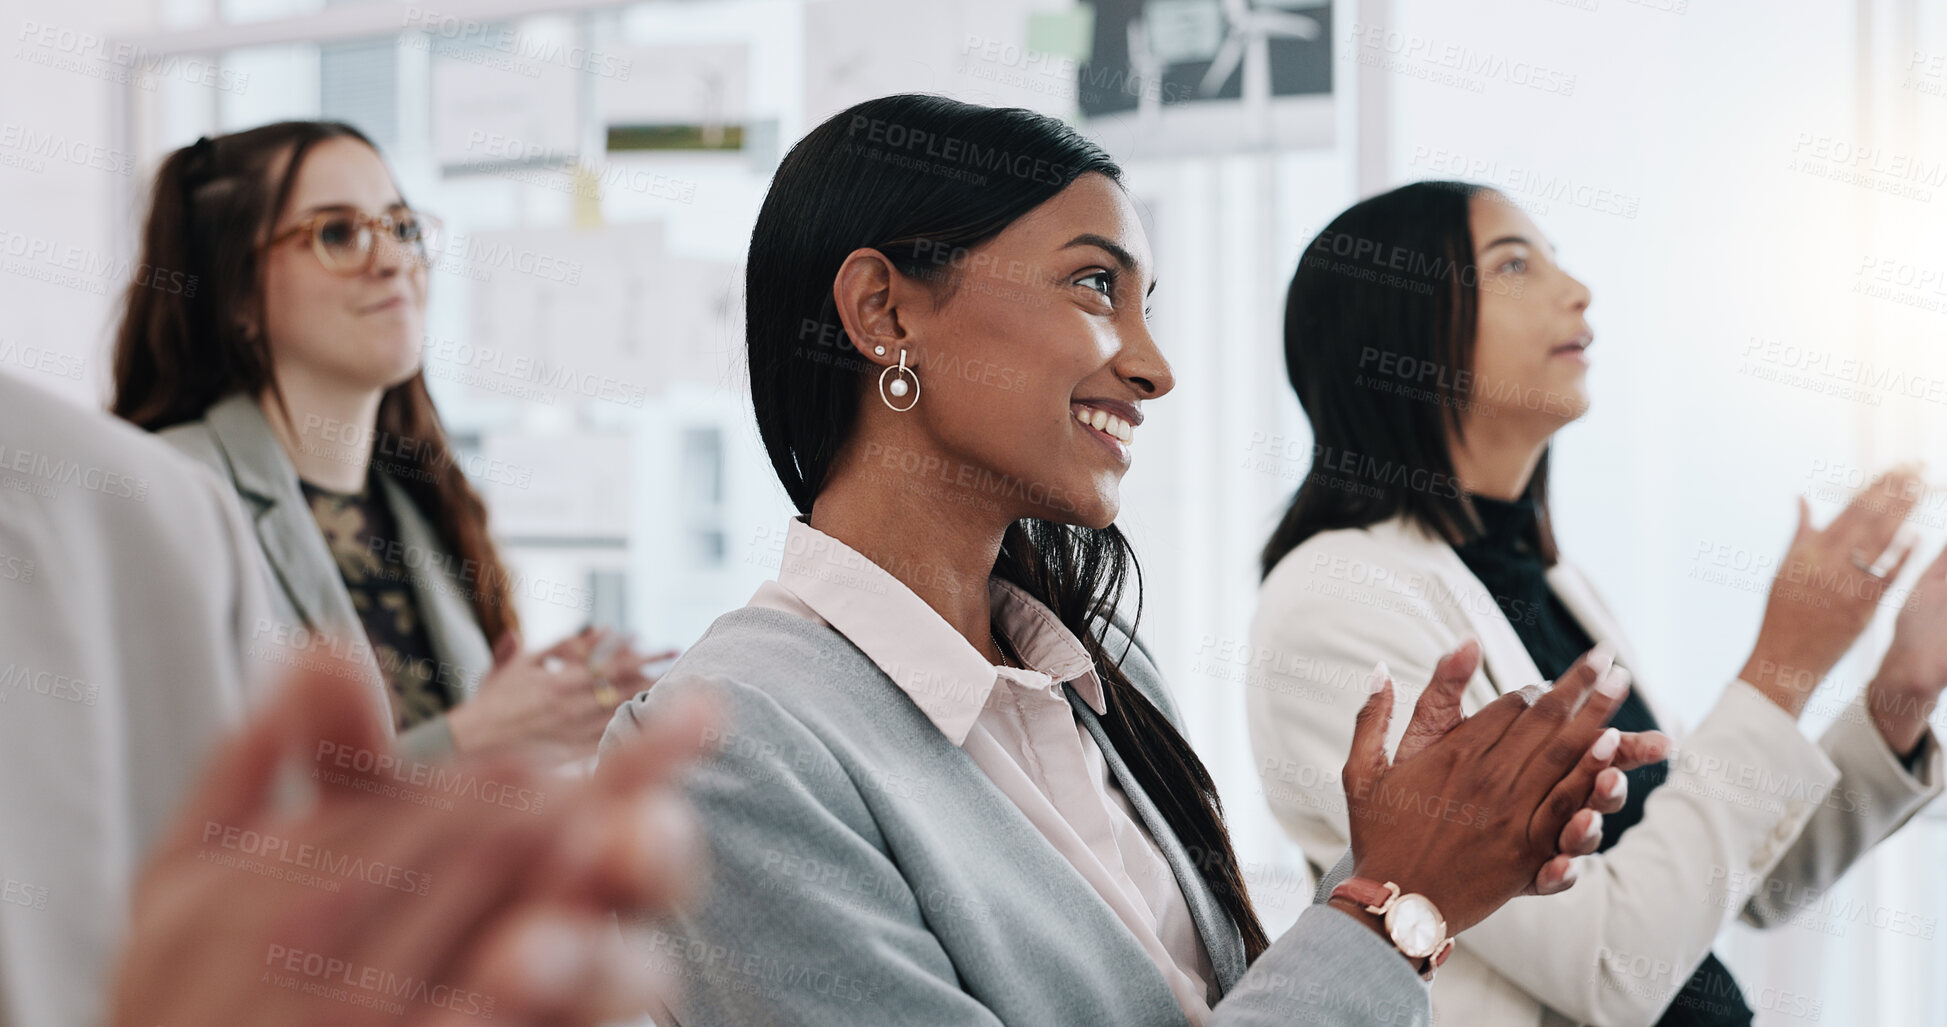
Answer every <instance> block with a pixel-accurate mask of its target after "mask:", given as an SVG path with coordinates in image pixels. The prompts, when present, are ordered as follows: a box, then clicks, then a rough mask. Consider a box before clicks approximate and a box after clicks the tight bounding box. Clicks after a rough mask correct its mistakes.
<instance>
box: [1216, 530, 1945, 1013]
mask: <svg viewBox="0 0 1947 1027" xmlns="http://www.w3.org/2000/svg"><path fill="white" fill-rule="evenodd" d="M1548 580H1549V584H1550V585H1551V586H1552V587H1553V589H1554V591H1555V594H1556V595H1557V596H1559V597H1560V598H1561V600H1562V603H1563V605H1564V606H1566V607H1567V608H1568V610H1569V612H1570V613H1571V614H1572V615H1574V617H1575V618H1576V620H1577V621H1578V622H1579V623H1580V624H1581V625H1582V628H1583V630H1585V631H1587V632H1588V634H1589V636H1590V637H1591V638H1593V639H1595V640H1596V641H1598V642H1602V641H1607V642H1611V643H1613V644H1614V645H1615V646H1616V651H1617V658H1616V660H1617V662H1618V663H1619V664H1621V665H1623V666H1624V667H1627V668H1628V669H1629V670H1630V671H1631V673H1632V674H1634V673H1636V671H1637V670H1638V664H1637V663H1636V660H1635V657H1634V655H1633V654H1632V652H1631V650H1630V648H1629V644H1628V642H1627V641H1626V640H1625V639H1624V638H1623V635H1622V631H1621V629H1620V628H1619V627H1618V625H1617V624H1616V622H1615V619H1614V617H1613V616H1611V614H1610V613H1609V611H1608V609H1607V608H1605V607H1604V606H1603V604H1602V601H1601V600H1600V599H1598V598H1597V597H1596V594H1595V590H1594V589H1593V588H1591V587H1590V585H1589V583H1588V581H1587V579H1585V578H1584V577H1583V576H1582V574H1581V572H1579V571H1578V570H1576V569H1575V567H1574V565H1573V564H1571V563H1569V562H1568V561H1566V560H1563V561H1561V562H1559V563H1557V564H1556V565H1555V566H1554V567H1553V568H1552V569H1551V570H1550V571H1549V573H1548ZM1468 638H1478V639H1479V640H1480V643H1481V650H1482V655H1483V660H1482V667H1481V670H1480V672H1479V673H1477V674H1476V675H1475V677H1474V680H1473V681H1472V682H1471V683H1470V684H1469V685H1468V687H1467V691H1466V693H1465V694H1464V696H1463V700H1462V705H1463V707H1464V708H1465V709H1466V711H1467V712H1468V713H1470V714H1471V713H1473V712H1474V711H1476V710H1478V709H1480V707H1482V706H1483V705H1485V704H1486V703H1488V702H1490V701H1491V700H1492V699H1493V698H1494V697H1495V696H1496V695H1498V694H1500V693H1502V692H1505V691H1507V690H1509V689H1514V688H1519V687H1521V686H1523V685H1527V684H1531V683H1534V682H1536V681H1539V680H1541V675H1540V673H1539V672H1538V671H1537V670H1536V669H1535V664H1534V661H1533V660H1532V659H1530V658H1529V656H1528V651H1527V648H1526V647H1525V646H1524V645H1522V643H1521V639H1520V637H1519V636H1518V635H1516V634H1515V631H1514V626H1513V625H1512V624H1510V623H1509V622H1508V619H1507V617H1506V615H1505V614H1504V613H1503V612H1502V609H1501V607H1500V605H1499V604H1497V603H1496V602H1495V599H1494V597H1493V596H1492V595H1490V594H1489V592H1488V590H1487V589H1486V587H1485V586H1483V585H1482V584H1481V582H1480V579H1478V578H1476V577H1474V575H1473V573H1472V572H1471V571H1469V570H1468V569H1467V565H1466V564H1465V563H1463V562H1462V561H1461V559H1460V557H1459V555H1458V554H1456V553H1455V552H1454V551H1453V548H1452V547H1451V546H1449V545H1448V544H1447V543H1445V542H1444V541H1441V540H1440V539H1438V538H1436V537H1434V536H1432V535H1431V534H1429V533H1427V532H1425V531H1423V530H1421V529H1420V528H1418V527H1417V526H1415V525H1413V524H1410V523H1408V522H1407V521H1406V520H1404V519H1394V520H1391V521H1387V522H1383V523H1380V524H1376V525H1373V526H1371V527H1369V528H1361V529H1349V530H1341V531H1330V532H1324V533H1321V534H1319V535H1315V536H1313V537H1312V538H1310V539H1308V540H1306V542H1305V543H1304V544H1303V545H1301V546H1299V547H1298V548H1297V549H1295V550H1293V551H1292V552H1290V553H1288V554H1286V556H1285V557H1284V559H1282V560H1280V561H1279V562H1278V565H1277V566H1276V567H1275V568H1274V569H1273V570H1272V572H1271V574H1270V575H1269V576H1268V577H1267V578H1266V579H1265V581H1264V585H1263V588H1262V589H1261V591H1260V593H1259V599H1258V610H1257V615H1256V617H1255V618H1254V620H1253V622H1252V627H1251V660H1252V662H1253V664H1254V665H1255V666H1254V668H1253V670H1254V671H1255V673H1253V674H1252V675H1251V676H1250V677H1249V678H1248V680H1249V681H1250V682H1251V684H1253V685H1255V686H1257V687H1253V688H1250V689H1248V698H1247V700H1246V703H1247V705H1248V709H1249V712H1250V731H1251V744H1252V748H1253V749H1254V750H1255V753H1256V759H1257V764H1258V773H1259V776H1260V777H1261V778H1262V780H1263V783H1264V787H1265V793H1266V796H1267V797H1268V799H1269V801H1270V804H1271V809H1272V812H1273V813H1275V814H1276V815H1277V818H1278V821H1279V823H1281V824H1283V825H1284V828H1285V830H1286V831H1287V832H1289V833H1290V835H1291V836H1292V838H1294V839H1295V840H1297V842H1298V843H1299V844H1300V845H1301V846H1303V848H1304V850H1305V856H1306V859H1307V860H1308V861H1309V862H1310V863H1312V864H1313V866H1314V867H1315V868H1316V867H1329V866H1331V865H1332V864H1333V863H1334V862H1335V861H1337V860H1338V858H1339V857H1340V855H1341V854H1343V853H1344V851H1345V849H1346V846H1347V840H1346V839H1347V834H1346V813H1345V797H1344V788H1343V785H1342V784H1341V782H1340V781H1339V771H1340V768H1341V767H1342V766H1343V765H1344V763H1345V758H1346V754H1347V752H1348V751H1349V750H1350V748H1351V742H1352V723H1353V715H1354V713H1355V712H1356V711H1357V710H1358V708H1359V707H1360V706H1361V705H1362V704H1363V703H1364V702H1365V699H1366V691H1365V688H1364V683H1365V680H1366V676H1367V675H1368V673H1370V671H1371V670H1372V666H1373V664H1374V663H1377V662H1379V661H1381V660H1383V661H1385V663H1386V665H1387V667H1388V668H1389V669H1390V670H1391V671H1392V676H1393V681H1394V694H1395V699H1396V702H1397V706H1396V708H1395V709H1394V711H1393V720H1392V725H1391V731H1390V734H1389V737H1388V739H1387V744H1388V748H1389V749H1390V748H1392V747H1394V746H1397V745H1398V744H1399V739H1400V736H1401V735H1402V734H1403V733H1404V731H1405V729H1406V723H1407V720H1408V719H1409V718H1410V717H1411V715H1412V708H1413V703H1414V702H1416V701H1417V700H1418V698H1419V693H1420V691H1421V689H1423V688H1424V687H1425V686H1426V683H1427V680H1428V679H1429V678H1430V677H1431V676H1432V673H1433V666H1434V664H1435V663H1436V662H1437V661H1438V660H1439V658H1440V657H1441V656H1442V655H1444V654H1445V653H1447V652H1449V651H1451V650H1453V649H1455V648H1457V647H1458V646H1459V645H1460V644H1461V643H1462V642H1464V641H1466V640H1467V639H1468ZM1637 686H1638V687H1639V688H1640V689H1642V691H1641V694H1642V696H1643V698H1644V700H1645V701H1646V702H1648V703H1649V704H1650V706H1651V710H1652V712H1654V713H1655V714H1656V717H1657V720H1658V721H1659V723H1660V724H1661V725H1662V727H1663V729H1664V730H1665V732H1666V733H1669V734H1670V735H1671V736H1672V737H1673V738H1675V739H1676V741H1677V746H1678V747H1677V751H1676V752H1675V753H1673V754H1672V756H1671V765H1670V776H1669V778H1668V780H1667V781H1666V782H1665V783H1664V785H1663V786H1662V787H1660V788H1658V789H1656V791H1655V792H1653V793H1652V794H1651V795H1650V798H1649V801H1648V803H1647V805H1646V807H1645V809H1644V812H1643V819H1642V821H1641V822H1640V823H1638V824H1637V825H1636V826H1635V827H1633V828H1631V829H1630V830H1629V831H1628V832H1626V833H1625V834H1624V835H1623V837H1622V840H1621V841H1620V842H1618V843H1617V844H1616V845H1615V846H1614V847H1613V848H1611V849H1610V850H1609V851H1608V852H1606V853H1602V854H1600V855H1594V856H1588V857H1585V858H1583V860H1582V861H1581V865H1580V867H1579V868H1578V869H1579V871H1580V874H1579V883H1577V884H1576V885H1575V887H1574V888H1572V889H1570V890H1569V891H1567V892H1565V893H1563V894H1561V895H1556V896H1550V897H1546V898H1537V897H1528V898H1517V899H1515V900H1513V901H1511V902H1509V903H1508V904H1507V905H1506V906H1504V907H1502V908H1501V909H1500V910H1499V911H1497V912H1496V913H1495V914H1494V915H1493V916H1491V917H1489V918H1488V919H1486V920H1485V921H1483V922H1481V923H1480V924H1478V925H1476V926H1475V927H1474V928H1472V929H1471V930H1469V931H1468V932H1467V933H1466V934H1464V935H1462V936H1461V938H1460V939H1459V941H1458V942H1457V943H1456V946H1455V949H1454V953H1453V955H1452V957H1451V958H1450V959H1449V961H1448V962H1447V963H1446V965H1445V966H1444V967H1443V968H1442V969H1441V971H1440V972H1439V974H1438V975H1437V976H1436V977H1435V978H1434V983H1433V1007H1434V1018H1435V1020H1436V1021H1439V1022H1443V1023H1448V1024H1469V1025H1471V1024H1495V1025H1503V1024H1508V1025H1521V1027H1526V1025H1530V1024H1533V1025H1541V1024H1548V1025H1554V1024H1564V1023H1569V1024H1581V1023H1588V1024H1597V1025H1601V1027H1630V1025H1648V1024H1653V1023H1655V1022H1656V1020H1657V1019H1658V1017H1659V1016H1661V1014H1662V1012H1663V1010H1664V1009H1665V1008H1666V1007H1667V1006H1668V1005H1669V1003H1670V1002H1671V1000H1672V999H1674V998H1675V997H1676V995H1677V992H1678V991H1679V990H1681V988H1682V987H1683V984H1684V982H1685V981H1687V980H1688V979H1689V977H1690V975H1691V973H1692V972H1693V971H1694V970H1695V968H1696V966H1697V964H1698V963H1700V962H1702V961H1703V958H1704V956H1705V955H1706V954H1707V953H1708V952H1709V950H1710V948H1711V946H1712V944H1713V942H1714V941H1715V940H1716V938H1717V935H1718V933H1719V931H1720V930H1721V929H1722V928H1723V927H1724V926H1725V925H1726V923H1727V922H1728V921H1729V919H1730V917H1731V915H1732V914H1733V913H1740V914H1741V915H1742V916H1743V918H1744V919H1745V920H1746V921H1748V922H1750V923H1753V924H1755V925H1758V926H1765V925H1767V924H1770V923H1776V922H1780V921H1782V920H1783V919H1785V918H1786V917H1788V916H1789V915H1790V914H1791V913H1792V912H1793V911H1794V910H1799V911H1802V910H1803V909H1804V908H1805V902H1806V895H1807V894H1816V893H1817V892H1818V891H1820V890H1823V889H1824V888H1826V887H1829V886H1830V885H1831V884H1832V883H1833V882H1834V881H1836V880H1837V879H1838V878H1839V876H1840V875H1841V874H1843V873H1844V872H1845V870H1846V868H1847V867H1849V866H1850V865H1851V864H1852V863H1853V862H1854V861H1855V860H1857V859H1858V858H1859V857H1860V856H1862V855H1863V854H1864V853H1865V852H1866V851H1867V850H1868V849H1870V848H1872V847H1873V845H1875V844H1877V843H1878V842H1879V840H1880V839H1882V838H1885V837H1886V836H1887V835H1889V834H1891V833H1892V832H1893V831H1895V830H1896V829H1898V828H1899V827H1900V825H1902V824H1904V823H1905V822H1906V821H1907V819H1908V818H1910V817H1911V816H1913V814H1914V813H1916V812H1918V811H1919V809H1920V808H1921V807H1922V806H1924V805H1925V804H1926V803H1927V801H1928V800H1930V799H1932V798H1933V797H1934V796H1935V795H1938V794H1939V793H1940V791H1941V781H1942V771H1943V765H1942V756H1941V750H1940V746H1939V745H1938V744H1937V742H1935V741H1932V740H1929V741H1928V742H1925V743H1923V744H1925V745H1927V746H1928V749H1929V751H1928V752H1927V753H1926V754H1925V756H1924V757H1923V758H1922V760H1921V763H1920V765H1919V768H1918V770H1919V776H1918V778H1915V777H1914V776H1912V775H1910V774H1908V773H1907V772H1906V770H1905V769H1904V768H1903V767H1901V765H1900V763H1899V761H1898V760H1897V759H1896V758H1895V757H1894V755H1893V753H1892V752H1891V751H1890V750H1889V749H1888V748H1887V747H1886V744H1885V743H1884V741H1882V740H1881V738H1880V736H1879V733H1878V731H1876V730H1875V729H1874V728H1873V727H1872V726H1871V721H1870V720H1869V719H1868V718H1867V717H1866V716H1865V711H1864V708H1863V706H1861V705H1860V703H1859V702H1857V701H1855V702H1854V703H1853V705H1852V706H1851V707H1850V708H1849V709H1848V710H1847V711H1846V714H1845V715H1844V716H1842V717H1841V718H1840V719H1839V720H1838V721H1837V722H1836V723H1835V724H1834V725H1833V726H1832V728H1831V729H1830V730H1828V731H1827V732H1826V733H1825V735H1824V737H1823V738H1822V739H1821V740H1820V743H1819V744H1818V745H1814V744H1812V742H1811V741H1810V740H1808V739H1807V738H1806V737H1805V735H1804V734H1803V733H1801V732H1800V731H1799V730H1798V724H1797V722H1796V721H1795V720H1793V719H1792V718H1791V717H1789V716H1787V715H1786V714H1785V712H1784V711H1783V710H1781V709H1779V708H1778V707H1777V705H1776V704H1774V703H1772V702H1771V701H1770V700H1768V699H1766V698H1764V696H1763V695H1762V694H1760V693H1759V692H1758V691H1757V690H1756V689H1755V688H1752V687H1751V686H1750V685H1749V684H1746V683H1745V682H1743V681H1733V682H1731V683H1730V684H1729V685H1728V686H1726V688H1725V690H1724V693H1723V696H1722V698H1720V699H1719V700H1718V702H1717V705H1716V706H1715V707H1714V708H1713V709H1712V710H1711V712H1710V714H1709V715H1708V716H1707V717H1705V718H1704V721H1703V723H1701V724H1699V725H1698V726H1697V729H1696V730H1695V731H1694V732H1691V733H1688V734H1685V733H1684V732H1683V731H1682V728H1681V726H1680V725H1678V724H1677V723H1676V722H1675V720H1674V718H1673V717H1672V716H1671V715H1670V713H1669V711H1668V710H1666V709H1663V708H1660V707H1658V706H1657V704H1656V703H1655V702H1654V701H1653V700H1652V699H1651V695H1652V692H1651V690H1650V688H1648V687H1646V686H1645V685H1644V683H1643V682H1642V680H1641V676H1640V675H1638V676H1637ZM1768 881H1770V882H1773V883H1772V884H1771V886H1770V887H1769V888H1767V887H1766V884H1767V882H1768ZM1786 885H1789V886H1790V887H1785V886H1786ZM1808 889H1809V892H1808V891H1807V890H1808ZM1781 895H1783V896H1789V897H1791V899H1792V900H1793V903H1792V904H1791V905H1787V904H1785V903H1783V902H1781V901H1778V898H1779V896H1781Z"/></svg>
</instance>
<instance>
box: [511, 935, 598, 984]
mask: <svg viewBox="0 0 1947 1027" xmlns="http://www.w3.org/2000/svg"><path fill="white" fill-rule="evenodd" d="M521 933H522V937H521V940H520V951H521V956H522V959H521V965H522V967H523V969H524V970H525V972H526V975H527V983H528V986H529V987H530V988H532V989H533V990H534V992H535V993H536V994H538V995H540V996H544V997H545V999H546V1000H558V999H561V998H565V997H567V996H569V995H570V994H571V993H572V992H573V990H574V988H575V986H576V985H577V984H578V983H579V980H580V977H581V971H582V960H583V958H584V955H583V950H584V949H585V948H586V945H585V944H584V942H583V939H582V936H581V933H580V932H579V931H577V930H575V929H574V928H573V927H570V926H568V925H567V924H565V923H562V922H561V921H559V920H555V919H545V920H539V921H536V922H533V923H530V924H528V925H527V927H526V928H524V929H523V930H522V932H521Z"/></svg>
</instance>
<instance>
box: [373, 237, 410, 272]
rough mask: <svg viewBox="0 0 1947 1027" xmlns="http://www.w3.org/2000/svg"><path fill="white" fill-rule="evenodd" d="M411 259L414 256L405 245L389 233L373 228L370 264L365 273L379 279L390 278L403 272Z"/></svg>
mask: <svg viewBox="0 0 1947 1027" xmlns="http://www.w3.org/2000/svg"><path fill="white" fill-rule="evenodd" d="M413 259H414V255H413V253H412V252H411V250H410V249H409V248H408V245H407V244H406V243H402V242H400V241H398V240H397V239H395V238H393V236H392V233H391V232H389V231H385V230H383V229H381V228H378V227H374V228H373V230H372V263H371V265H370V266H369V267H367V268H366V272H367V273H369V274H373V275H377V276H378V277H380V278H390V277H392V276H393V275H396V274H398V273H399V272H401V271H404V270H405V269H406V267H407V262H408V261H411V260H413Z"/></svg>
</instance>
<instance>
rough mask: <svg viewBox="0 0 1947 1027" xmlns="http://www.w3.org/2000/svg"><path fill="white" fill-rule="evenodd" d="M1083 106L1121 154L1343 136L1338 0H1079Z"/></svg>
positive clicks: (1293, 143)
mask: <svg viewBox="0 0 1947 1027" xmlns="http://www.w3.org/2000/svg"><path fill="white" fill-rule="evenodd" d="M1080 6H1081V7H1082V8H1086V9H1088V10H1089V11H1090V12H1091V14H1092V20H1093V26H1092V31H1091V32H1090V33H1089V42H1088V46H1087V50H1088V52H1087V53H1086V55H1085V57H1084V58H1083V59H1082V60H1081V61H1080V62H1079V66H1078V68H1077V72H1076V80H1077V81H1076V86H1077V99H1078V100H1079V101H1080V103H1079V106H1080V108H1081V114H1082V116H1083V117H1084V118H1085V119H1087V120H1088V123H1089V127H1090V130H1091V132H1092V134H1096V135H1098V136H1099V137H1101V138H1103V139H1104V141H1112V142H1113V144H1114V146H1115V147H1116V152H1118V153H1129V154H1133V155H1145V156H1170V155H1180V154H1197V153H1234V152H1240V151H1250V150H1264V149H1280V150H1286V149H1296V148H1305V147H1316V146H1327V145H1330V144H1331V143H1332V141H1333V127H1334V121H1335V119H1334V115H1333V109H1332V5H1331V3H1330V0H1080Z"/></svg>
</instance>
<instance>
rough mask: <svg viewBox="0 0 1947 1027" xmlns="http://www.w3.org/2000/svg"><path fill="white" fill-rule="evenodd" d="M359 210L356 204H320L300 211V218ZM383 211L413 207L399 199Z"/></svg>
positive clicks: (386, 206) (387, 205)
mask: <svg viewBox="0 0 1947 1027" xmlns="http://www.w3.org/2000/svg"><path fill="white" fill-rule="evenodd" d="M357 209H359V208H358V204H356V203H320V204H317V205H315V206H311V207H306V208H305V209H303V210H301V211H299V212H298V217H307V216H309V215H312V214H320V213H323V212H325V211H328V210H354V211H355V210H357ZM383 209H385V210H411V209H412V205H411V204H408V203H407V202H406V201H405V200H404V199H397V200H393V201H392V202H391V203H388V204H386V205H385V207H384V208H383Z"/></svg>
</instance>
